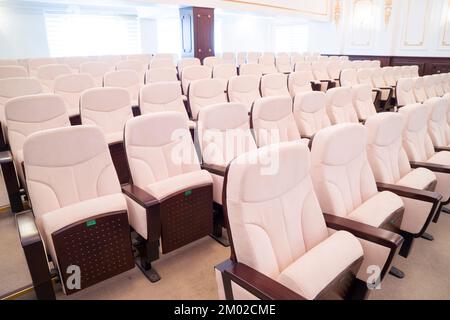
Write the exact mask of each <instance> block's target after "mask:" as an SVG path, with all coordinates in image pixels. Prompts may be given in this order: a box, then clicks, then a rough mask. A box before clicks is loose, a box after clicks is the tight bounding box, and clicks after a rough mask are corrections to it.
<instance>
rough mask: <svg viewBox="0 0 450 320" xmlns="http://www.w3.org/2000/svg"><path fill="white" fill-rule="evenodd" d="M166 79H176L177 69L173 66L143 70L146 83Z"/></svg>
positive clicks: (165, 80) (164, 80) (166, 80)
mask: <svg viewBox="0 0 450 320" xmlns="http://www.w3.org/2000/svg"><path fill="white" fill-rule="evenodd" d="M168 81H178V76H177V71H176V70H175V68H154V69H150V70H147V71H146V72H145V83H146V84H149V83H156V82H168ZM179 85H180V84H179ZM180 87H181V86H180Z"/></svg>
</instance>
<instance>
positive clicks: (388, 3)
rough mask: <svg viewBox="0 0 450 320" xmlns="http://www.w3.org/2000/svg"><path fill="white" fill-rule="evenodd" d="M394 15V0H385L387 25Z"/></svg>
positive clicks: (385, 22) (385, 20)
mask: <svg viewBox="0 0 450 320" xmlns="http://www.w3.org/2000/svg"><path fill="white" fill-rule="evenodd" d="M391 15H392V0H385V1H384V24H385V25H386V26H387V25H389V22H390V21H391Z"/></svg>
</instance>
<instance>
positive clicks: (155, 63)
mask: <svg viewBox="0 0 450 320" xmlns="http://www.w3.org/2000/svg"><path fill="white" fill-rule="evenodd" d="M159 68H169V69H174V70H175V69H176V68H175V64H174V63H173V59H171V58H170V59H167V58H153V59H152V60H151V62H150V69H159ZM175 71H176V70H175Z"/></svg>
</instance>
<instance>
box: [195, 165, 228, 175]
mask: <svg viewBox="0 0 450 320" xmlns="http://www.w3.org/2000/svg"><path fill="white" fill-rule="evenodd" d="M201 167H202V169H203V170H207V171H208V172H209V173H212V174H215V175H218V176H221V177H225V171H226V170H227V168H226V167H221V166H217V165H214V164H208V163H203V164H202V165H201Z"/></svg>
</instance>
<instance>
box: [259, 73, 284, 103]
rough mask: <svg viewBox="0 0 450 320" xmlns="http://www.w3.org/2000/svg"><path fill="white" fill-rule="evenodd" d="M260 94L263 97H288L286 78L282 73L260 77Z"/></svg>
mask: <svg viewBox="0 0 450 320" xmlns="http://www.w3.org/2000/svg"><path fill="white" fill-rule="evenodd" d="M261 93H262V96H263V97H273V96H286V97H290V94H289V90H288V86H287V76H286V75H284V74H282V73H272V74H267V75H264V76H262V78H261Z"/></svg>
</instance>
